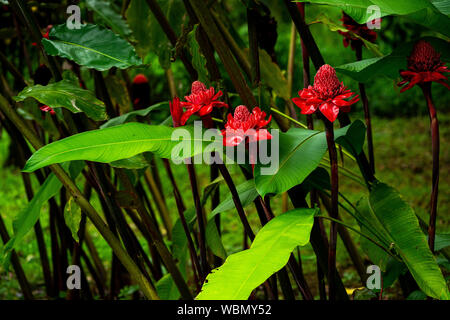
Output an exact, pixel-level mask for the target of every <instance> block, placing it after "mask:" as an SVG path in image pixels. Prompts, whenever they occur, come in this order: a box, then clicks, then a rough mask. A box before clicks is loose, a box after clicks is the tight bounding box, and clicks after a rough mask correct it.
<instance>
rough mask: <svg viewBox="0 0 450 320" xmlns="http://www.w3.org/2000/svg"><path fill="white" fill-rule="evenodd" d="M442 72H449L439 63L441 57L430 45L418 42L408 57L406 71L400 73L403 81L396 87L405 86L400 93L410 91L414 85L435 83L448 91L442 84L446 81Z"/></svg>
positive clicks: (449, 87) (448, 87) (445, 84)
mask: <svg viewBox="0 0 450 320" xmlns="http://www.w3.org/2000/svg"><path fill="white" fill-rule="evenodd" d="M444 72H450V70H449V69H448V68H447V67H446V66H445V63H444V62H442V61H441V55H440V54H439V53H438V52H436V50H434V48H433V46H432V45H431V44H429V43H428V42H426V41H423V40H420V41H419V42H417V43H416V44H415V45H414V48H413V50H412V52H411V55H410V56H409V57H408V69H407V70H401V71H400V75H401V76H402V78H403V81H401V82H400V83H399V84H398V86H403V85H405V86H403V88H402V89H401V90H400V92H404V91H406V90H408V89H411V88H412V87H413V86H415V85H416V84H421V83H424V82H431V81H436V82H437V83H440V84H442V85H444V86H445V87H447V89H450V86H449V85H448V84H447V83H445V82H444V81H445V80H447V77H446V76H445V75H444V74H443V73H444Z"/></svg>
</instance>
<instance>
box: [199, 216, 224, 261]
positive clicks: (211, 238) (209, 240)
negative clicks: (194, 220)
mask: <svg viewBox="0 0 450 320" xmlns="http://www.w3.org/2000/svg"><path fill="white" fill-rule="evenodd" d="M205 237H206V244H207V245H208V247H209V248H210V249H211V251H212V253H214V254H215V255H216V256H218V257H220V258H222V259H223V260H225V259H226V258H227V256H228V254H227V251H226V250H225V247H224V246H223V243H222V239H221V238H220V235H219V231H218V230H217V225H216V222H215V221H214V219H210V220H209V221H208V224H207V225H206V230H205Z"/></svg>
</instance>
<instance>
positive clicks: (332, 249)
mask: <svg viewBox="0 0 450 320" xmlns="http://www.w3.org/2000/svg"><path fill="white" fill-rule="evenodd" d="M324 123H325V131H326V136H327V144H328V153H329V156H330V162H331V209H330V216H331V217H332V218H334V219H338V213H339V212H338V208H339V207H338V206H339V202H338V196H339V189H338V162H337V161H338V159H337V151H336V146H335V144H334V129H333V123H332V122H330V121H328V120H327V119H324ZM336 241H337V224H336V222H334V221H331V223H330V244H329V248H328V283H329V295H328V296H329V299H330V300H332V301H333V300H335V299H336V283H335V281H334V274H335V273H336Z"/></svg>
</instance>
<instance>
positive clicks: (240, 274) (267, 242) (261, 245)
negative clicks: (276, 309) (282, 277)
mask: <svg viewBox="0 0 450 320" xmlns="http://www.w3.org/2000/svg"><path fill="white" fill-rule="evenodd" d="M314 212H315V210H313V209H296V210H291V211H289V212H286V213H283V214H282V215H280V216H278V217H276V218H274V219H272V220H271V221H270V222H269V223H267V224H266V225H265V226H264V227H263V228H262V229H261V230H260V231H259V232H258V234H257V235H256V237H255V240H254V241H253V243H252V245H251V247H250V249H248V250H244V251H242V252H239V253H235V254H232V255H230V256H229V257H228V258H227V260H226V261H225V263H224V264H223V265H222V266H220V267H219V268H217V269H215V270H213V271H212V272H211V273H210V274H209V275H208V276H207V278H206V282H205V284H204V285H203V287H202V291H201V292H200V294H199V295H198V296H197V298H196V299H197V300H215V299H221V300H244V299H247V298H248V297H249V296H250V294H251V292H252V290H253V289H255V288H256V287H257V286H259V285H260V284H262V283H263V282H264V281H265V280H266V279H268V278H269V277H270V276H271V275H272V274H274V273H275V272H277V271H278V270H280V269H281V268H282V267H283V266H284V265H285V264H286V263H287V262H288V260H289V256H290V254H291V252H292V251H293V250H294V248H295V247H297V246H303V245H306V244H307V243H308V242H309V234H310V232H311V228H312V225H313V221H314Z"/></svg>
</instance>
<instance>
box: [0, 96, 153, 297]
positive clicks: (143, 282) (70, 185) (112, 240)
mask: <svg viewBox="0 0 450 320" xmlns="http://www.w3.org/2000/svg"><path fill="white" fill-rule="evenodd" d="M0 110H1V111H2V112H3V113H4V114H5V115H6V116H7V117H8V118H9V119H10V120H11V122H12V123H14V125H15V126H16V127H17V129H18V130H19V131H20V132H21V133H22V134H23V135H24V136H25V138H26V139H27V140H28V141H29V142H30V143H31V145H32V146H33V148H35V149H36V150H37V149H40V148H41V147H42V146H43V145H42V143H41V141H40V140H39V138H38V137H37V136H36V135H35V134H34V132H32V131H31V129H30V128H29V126H28V125H27V124H26V123H25V122H24V121H23V120H22V118H20V116H19V115H18V114H17V113H16V112H15V111H14V110H13V109H12V107H11V106H10V105H9V104H8V102H7V101H6V100H5V98H4V97H2V96H0ZM50 169H51V170H52V171H53V172H54V173H55V175H56V177H57V178H58V179H59V180H60V181H61V182H62V184H63V185H64V186H65V187H66V189H67V190H68V191H69V192H70V194H71V195H72V197H73V198H74V200H75V201H76V202H77V203H78V205H79V206H80V207H81V209H82V210H83V211H84V212H85V213H86V215H87V217H88V218H89V219H90V220H91V221H92V223H93V224H94V226H95V227H96V228H97V229H98V231H99V232H100V234H101V235H102V236H103V237H104V238H105V240H106V241H107V242H108V244H109V245H110V246H111V248H112V250H113V251H114V253H115V254H116V255H117V257H118V258H119V259H120V260H121V262H122V263H123V265H124V266H125V268H127V270H128V272H129V273H130V274H131V275H132V276H133V277H134V279H135V281H136V283H138V284H139V286H140V288H141V290H142V292H143V293H144V295H145V296H146V297H147V298H149V299H159V298H158V295H157V294H156V291H155V289H154V288H153V286H152V285H151V284H150V283H149V282H148V281H147V279H146V278H145V276H144V275H143V274H142V272H141V271H140V270H139V268H138V267H137V265H136V264H135V263H134V262H133V260H132V259H131V258H130V256H129V255H128V253H127V252H126V251H125V250H124V248H123V247H122V244H121V243H120V241H119V240H118V239H117V238H116V237H115V236H114V234H113V233H112V232H111V230H109V228H108V226H107V225H106V224H105V222H104V221H103V219H102V218H101V217H100V215H99V214H98V213H97V211H96V210H95V208H94V207H93V206H92V205H91V204H90V203H89V201H88V200H87V199H86V198H85V197H84V196H83V194H82V193H81V191H80V190H79V189H78V187H77V185H76V184H75V182H74V181H73V180H72V179H71V178H70V177H69V176H68V174H67V173H66V172H65V171H64V169H63V168H62V167H61V166H60V165H58V164H55V165H51V166H50Z"/></svg>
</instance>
